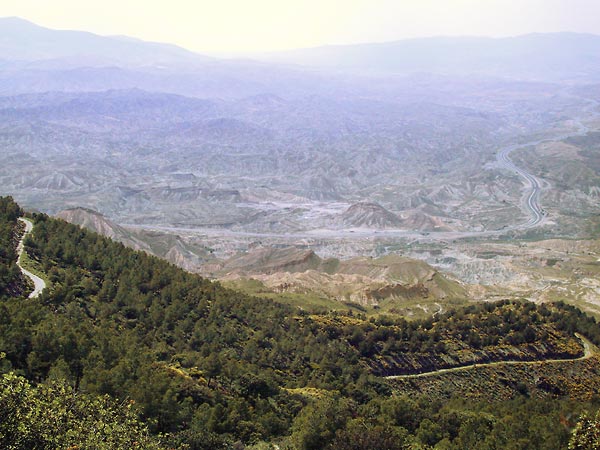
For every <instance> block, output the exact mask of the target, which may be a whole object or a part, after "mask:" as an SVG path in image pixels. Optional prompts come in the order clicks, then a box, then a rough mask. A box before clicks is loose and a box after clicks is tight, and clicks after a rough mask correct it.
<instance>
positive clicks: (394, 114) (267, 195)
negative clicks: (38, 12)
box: [0, 18, 600, 254]
mask: <svg viewBox="0 0 600 450" xmlns="http://www.w3.org/2000/svg"><path fill="white" fill-rule="evenodd" d="M261 57H263V58H265V59H267V58H269V59H270V60H269V61H266V60H263V61H255V60H249V59H248V60H225V59H218V58H209V57H206V56H203V55H198V54H196V53H193V52H190V51H187V50H185V49H182V48H179V47H176V46H173V45H166V44H157V43H150V42H144V41H140V40H136V39H130V38H125V37H104V36H98V35H95V34H92V33H86V32H79V31H57V30H50V29H47V28H43V27H39V26H37V25H35V24H32V23H30V22H27V21H25V20H22V19H18V18H4V19H0V148H1V149H2V150H1V151H0V193H5V194H11V195H14V196H15V197H16V198H17V199H18V200H19V201H21V202H22V203H23V204H24V205H25V206H26V207H28V208H37V209H40V210H43V211H44V212H48V213H56V212H58V211H61V210H64V209H66V208H73V207H77V206H83V207H88V208H93V209H94V210H97V211H99V212H101V213H102V214H104V215H105V216H106V217H107V218H109V219H112V220H114V221H116V222H118V223H121V224H123V223H129V224H141V225H162V226H168V227H184V228H186V227H196V228H198V227H208V228H218V229H223V228H225V229H227V231H228V232H232V233H236V232H243V233H267V234H272V233H274V234H281V233H296V232H304V231H306V230H311V232H313V231H315V230H317V231H318V230H325V229H326V230H336V231H339V230H341V229H344V228H361V229H373V230H386V229H395V228H398V229H402V230H412V231H415V232H434V231H441V230H445V231H461V230H473V229H474V230H481V229H499V228H501V227H503V226H507V225H509V224H510V223H512V222H513V221H514V220H515V218H518V217H520V208H519V206H518V205H519V198H520V196H521V195H522V184H521V182H520V181H519V179H518V178H515V177H511V176H508V174H506V173H500V171H499V170H498V168H497V167H495V166H494V165H493V163H494V161H495V156H496V153H497V151H498V149H499V148H502V146H505V145H507V144H509V143H515V142H524V139H527V138H528V137H529V136H536V137H548V136H550V137H551V136H552V135H555V134H556V133H554V130H563V129H565V128H569V127H570V128H572V127H573V123H574V119H575V120H580V119H581V118H582V117H581V115H582V114H583V113H586V114H587V113H589V114H592V109H593V108H592V106H593V105H592V102H593V98H595V97H597V92H598V88H597V85H596V86H595V85H594V83H595V82H597V81H598V80H600V78H599V77H600V37H597V36H591V35H576V34H569V33H555V34H544V35H529V36H521V37H516V38H507V39H488V38H430V39H416V40H406V41H400V42H392V43H386V44H365V45H355V46H337V47H323V48H317V49H305V50H296V51H292V52H286V53H278V54H271V55H266V56H265V55H262V56H261ZM301 64H304V66H302V65H301ZM425 72H429V73H425ZM502 77H507V78H502ZM532 80H537V81H532ZM540 80H541V81H540ZM561 80H563V81H564V80H567V81H568V83H566V82H562V81H561ZM573 81H576V82H577V85H574V84H575V83H573ZM590 117H591V116H590ZM589 179H595V178H589ZM557 186H558V184H557ZM586 189H587V188H586ZM594 192H595V191H594ZM594 192H592V191H590V192H588V191H585V192H583V193H582V192H575V193H573V194H572V195H573V196H575V197H576V198H578V199H581V198H585V205H593V204H594V202H596V200H595V197H593V195H595V194H594ZM582 196H583V197H582ZM571 198H572V197H568V200H565V201H564V202H563V203H565V204H567V203H569V204H571V203H578V204H584V202H583V201H581V200H578V202H572V201H571ZM353 205H354V206H353ZM374 205H375V206H374ZM377 205H378V206H377ZM590 208H591V207H590V206H586V207H585V211H587V210H589V209H590ZM315 232H316V231H315ZM171 247H172V246H171ZM171 247H169V248H171ZM224 251H226V252H229V251H230V249H225V250H224ZM182 252H183V251H182ZM157 254H158V253H157Z"/></svg>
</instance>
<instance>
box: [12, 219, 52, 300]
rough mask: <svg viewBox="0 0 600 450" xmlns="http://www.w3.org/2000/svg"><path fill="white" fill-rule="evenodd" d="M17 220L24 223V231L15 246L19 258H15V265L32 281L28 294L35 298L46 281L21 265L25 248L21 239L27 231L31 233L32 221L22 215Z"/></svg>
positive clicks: (44, 287) (44, 286)
mask: <svg viewBox="0 0 600 450" xmlns="http://www.w3.org/2000/svg"><path fill="white" fill-rule="evenodd" d="M19 220H20V221H21V222H23V223H24V224H25V233H23V236H22V237H21V240H20V241H19V245H18V246H17V253H18V255H19V259H17V265H18V266H19V268H20V269H21V272H23V274H24V275H25V276H26V277H28V278H29V279H31V281H33V286H34V288H33V292H32V293H31V294H29V298H36V297H39V296H40V294H41V293H42V291H43V290H44V289H46V282H45V281H44V280H42V279H41V278H40V277H38V276H37V275H35V274H33V273H31V272H30V271H29V270H27V269H25V268H23V266H22V265H21V256H22V255H23V251H24V250H25V247H24V246H23V241H24V240H25V236H27V235H28V234H29V233H31V230H33V223H31V221H30V220H28V219H23V218H22V217H20V218H19Z"/></svg>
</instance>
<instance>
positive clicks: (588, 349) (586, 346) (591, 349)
mask: <svg viewBox="0 0 600 450" xmlns="http://www.w3.org/2000/svg"><path fill="white" fill-rule="evenodd" d="M575 336H576V337H577V338H578V339H579V340H580V341H581V343H582V344H583V356H580V357H578V358H573V359H542V360H538V361H494V362H489V363H479V364H473V365H469V366H460V367H451V368H449V369H438V370H433V371H431V372H423V373H416V374H409V375H390V376H387V377H384V378H385V379H386V380H396V379H400V378H425V377H431V376H434V375H440V374H444V373H450V372H462V371H463V370H471V369H475V368H477V367H490V366H500V365H508V366H514V365H535V364H548V363H550V364H551V363H563V362H573V361H581V360H583V359H589V358H591V357H592V356H594V355H595V354H596V353H597V352H598V349H597V348H596V346H595V345H594V344H592V343H591V342H590V341H589V340H587V339H586V338H585V337H584V336H582V335H580V334H579V333H575Z"/></svg>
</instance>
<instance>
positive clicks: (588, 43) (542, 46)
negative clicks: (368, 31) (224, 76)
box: [256, 33, 600, 81]
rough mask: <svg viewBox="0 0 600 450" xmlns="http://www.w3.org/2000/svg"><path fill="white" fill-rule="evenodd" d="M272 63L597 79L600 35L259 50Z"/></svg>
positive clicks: (444, 39) (442, 39)
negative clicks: (267, 51) (271, 50)
mask: <svg viewBox="0 0 600 450" xmlns="http://www.w3.org/2000/svg"><path fill="white" fill-rule="evenodd" d="M256 56H257V57H258V58H259V59H265V60H268V61H272V62H279V63H282V62H283V63H292V64H301V65H307V66H315V67H322V68H331V69H337V70H356V71H368V72H375V73H376V72H385V73H390V72H392V73H415V72H424V73H437V74H447V75H464V74H470V75H473V74H480V75H488V76H489V75H491V76H507V77H513V78H527V79H537V80H551V81H557V80H568V79H575V80H585V79H589V78H593V79H598V77H599V71H600V36H596V35H592V34H577V33H536V34H528V35H523V36H517V37H510V38H484V37H433V38H422V39H407V40H402V41H396V42H385V43H374V44H361V45H338V46H336V45H331V46H324V47H316V48H307V49H298V50H291V51H286V52H277V53H270V54H263V55H256Z"/></svg>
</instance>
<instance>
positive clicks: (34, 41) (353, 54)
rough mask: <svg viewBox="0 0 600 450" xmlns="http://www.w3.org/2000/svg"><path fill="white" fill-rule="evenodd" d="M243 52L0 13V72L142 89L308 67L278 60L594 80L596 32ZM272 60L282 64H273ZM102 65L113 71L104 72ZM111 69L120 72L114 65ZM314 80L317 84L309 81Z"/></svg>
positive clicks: (274, 76) (276, 76) (599, 52)
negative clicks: (209, 50) (51, 25)
mask: <svg viewBox="0 0 600 450" xmlns="http://www.w3.org/2000/svg"><path fill="white" fill-rule="evenodd" d="M249 56H250V58H252V59H254V60H255V61H251V60H248V59H245V60H225V59H217V58H211V57H208V56H205V55H200V54H197V53H194V52H191V51H189V50H186V49H183V48H181V47H178V46H176V45H171V44H163V43H154V42H145V41H142V40H139V39H133V38H129V37H125V36H99V35H96V34H93V33H88V32H83V31H66V30H52V29H48V28H44V27H41V26H38V25H36V24H33V23H31V22H29V21H26V20H23V19H20V18H17V17H5V18H0V70H2V69H9V68H13V69H14V68H15V67H19V68H20V69H21V70H25V69H33V68H35V69H45V70H50V71H59V73H62V77H67V78H68V77H69V75H70V76H74V75H77V76H78V77H83V78H84V79H85V78H86V73H81V71H80V70H78V71H76V72H74V73H73V72H71V73H69V72H67V73H65V72H64V71H65V70H73V69H77V68H78V69H81V68H83V67H85V68H96V69H100V68H103V69H102V71H101V72H99V74H98V75H101V76H99V77H98V76H96V74H95V77H94V78H95V79H96V80H97V82H98V80H105V79H106V77H109V78H110V79H111V80H112V83H113V84H112V86H110V87H111V88H129V87H141V88H147V87H148V86H147V84H148V83H149V82H150V81H151V80H149V79H147V77H140V73H139V71H142V72H148V71H150V72H152V73H154V76H155V79H154V82H157V81H158V79H160V78H161V76H162V75H164V73H162V72H164V71H167V72H169V73H170V74H171V75H172V74H173V72H174V71H175V72H177V73H178V74H179V75H181V74H182V73H187V74H189V73H203V74H204V76H207V75H209V76H212V78H213V79H214V78H218V77H221V78H223V77H225V76H226V72H224V69H229V81H230V82H231V84H236V83H239V80H240V79H243V80H245V82H246V83H259V84H262V82H261V81H268V82H269V83H271V84H274V85H277V84H279V80H280V79H281V76H282V75H285V76H284V78H287V76H290V74H291V73H295V74H296V76H295V78H296V80H295V81H296V84H298V81H299V79H298V74H299V72H300V73H301V74H302V73H303V74H304V76H306V75H307V73H306V70H301V69H300V68H299V67H296V68H293V67H282V66H281V64H286V65H289V64H292V65H299V66H309V67H313V68H320V69H329V70H345V71H347V70H352V71H357V72H366V73H370V74H373V73H385V74H390V73H402V74H410V73H435V74H443V75H466V74H469V75H473V74H479V75H486V76H500V77H511V78H519V79H535V80H547V81H557V80H589V79H593V80H598V79H599V75H598V72H599V71H600V36H596V35H591V34H577V33H537V34H528V35H523V36H517V37H510V38H485V37H432V38H420V39H406V40H401V41H396V42H385V43H368V44H357V45H330V46H323V47H315V48H306V49H296V50H291V51H284V52H275V53H266V54H252V55H249ZM257 61H265V62H267V63H268V64H267V65H265V64H261V63H258V62H257ZM273 63H276V64H279V65H280V67H277V68H275V67H273ZM108 67H112V68H113V70H112V71H107V70H106V68H108ZM116 67H119V68H120V69H121V71H116V70H114V68H116ZM240 69H242V70H243V73H242V74H240V75H243V76H240V77H238V76H236V74H234V73H235V72H236V71H239V70H240ZM123 71H124V72H123ZM131 71H134V72H133V73H132V72H131ZM156 71H158V73H157V72H156ZM87 75H89V71H88V73H87ZM135 75H137V76H138V77H140V78H141V79H140V81H139V82H140V86H135V85H132V80H131V78H132V77H134V78H135ZM313 76H314V73H313ZM203 78H204V77H203ZM300 78H302V77H300ZM310 79H311V78H310V77H309V80H310ZM312 80H313V81H315V79H314V78H313V79H312ZM0 81H1V80H0ZM65 81H67V80H65ZM71 81H74V80H71ZM183 81H185V84H190V83H191V80H189V79H188V80H184V79H183V78H181V77H179V78H178V79H177V81H176V82H174V83H173V84H177V83H182V82H183ZM204 81H205V83H206V80H204ZM321 81H322V80H321ZM115 83H116V84H117V85H115ZM196 84H197V83H196ZM309 84H310V82H309ZM49 87H50V88H52V86H49ZM82 87H85V86H82ZM89 87H90V88H93V87H92V86H89ZM96 87H99V86H96ZM161 87H162V86H161ZM172 87H173V86H172ZM305 87H307V86H305ZM238 88H239V87H238ZM163 90H164V88H163ZM168 91H169V92H172V91H173V89H171V90H168ZM180 93H181V92H180ZM245 94H248V92H245Z"/></svg>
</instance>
